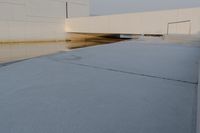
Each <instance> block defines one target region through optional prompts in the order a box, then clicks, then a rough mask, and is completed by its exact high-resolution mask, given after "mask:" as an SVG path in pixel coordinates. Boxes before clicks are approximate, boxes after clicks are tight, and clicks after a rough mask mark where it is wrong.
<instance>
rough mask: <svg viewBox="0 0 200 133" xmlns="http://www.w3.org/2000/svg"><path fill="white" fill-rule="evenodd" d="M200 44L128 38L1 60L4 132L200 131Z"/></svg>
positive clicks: (1, 125)
mask: <svg viewBox="0 0 200 133" xmlns="http://www.w3.org/2000/svg"><path fill="white" fill-rule="evenodd" d="M199 59H200V47H196V46H195V47H194V46H184V45H176V44H173V45H172V44H167V43H144V42H139V41H135V42H134V41H129V42H121V43H116V44H111V45H104V46H95V47H90V48H83V49H77V50H74V51H71V52H65V53H61V54H56V55H51V56H46V57H41V58H36V59H30V60H26V61H22V62H18V63H15V64H11V65H8V66H2V67H1V68H0V132H3V133H27V132H28V133H36V132H37V133H73V132H74V133H122V132H123V133H147V132H148V133H195V131H196V102H197V97H196V96H197V95H196V94H197V80H198V72H197V71H198V64H197V62H198V60H199Z"/></svg>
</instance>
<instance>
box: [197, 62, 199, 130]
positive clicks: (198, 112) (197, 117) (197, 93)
mask: <svg viewBox="0 0 200 133" xmlns="http://www.w3.org/2000/svg"><path fill="white" fill-rule="evenodd" d="M197 133H200V62H199V82H198V89H197Z"/></svg>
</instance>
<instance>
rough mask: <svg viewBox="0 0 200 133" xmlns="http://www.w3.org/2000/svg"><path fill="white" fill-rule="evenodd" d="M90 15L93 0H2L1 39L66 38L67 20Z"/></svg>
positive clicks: (3, 40)
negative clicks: (90, 1)
mask: <svg viewBox="0 0 200 133" xmlns="http://www.w3.org/2000/svg"><path fill="white" fill-rule="evenodd" d="M88 15H89V0H0V29H1V32H0V41H1V42H6V41H11V42H12V41H41V40H42V41H46V40H48V41H49V40H65V38H66V32H65V30H64V27H65V19H66V18H71V17H81V16H88Z"/></svg>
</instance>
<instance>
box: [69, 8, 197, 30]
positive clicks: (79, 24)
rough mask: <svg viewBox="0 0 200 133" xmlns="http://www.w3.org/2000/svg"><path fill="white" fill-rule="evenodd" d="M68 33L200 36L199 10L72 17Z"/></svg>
mask: <svg viewBox="0 0 200 133" xmlns="http://www.w3.org/2000/svg"><path fill="white" fill-rule="evenodd" d="M177 22H178V23H177ZM180 22H181V23H180ZM168 25H169V26H168ZM168 28H169V29H168ZM65 31H66V32H78V33H111V34H112V33H119V34H167V33H168V32H169V33H170V34H199V33H200V8H190V9H177V10H166V11H153V12H140V13H129V14H119V15H108V16H95V17H83V18H72V19H68V20H66V26H65Z"/></svg>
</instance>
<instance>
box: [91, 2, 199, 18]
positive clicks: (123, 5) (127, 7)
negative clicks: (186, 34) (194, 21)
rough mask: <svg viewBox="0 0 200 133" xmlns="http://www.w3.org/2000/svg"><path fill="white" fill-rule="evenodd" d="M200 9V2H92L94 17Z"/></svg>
mask: <svg viewBox="0 0 200 133" xmlns="http://www.w3.org/2000/svg"><path fill="white" fill-rule="evenodd" d="M197 6H199V7H200V0H91V14H92V15H106V14H117V13H128V12H141V11H149V10H165V9H175V8H187V7H197Z"/></svg>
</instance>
